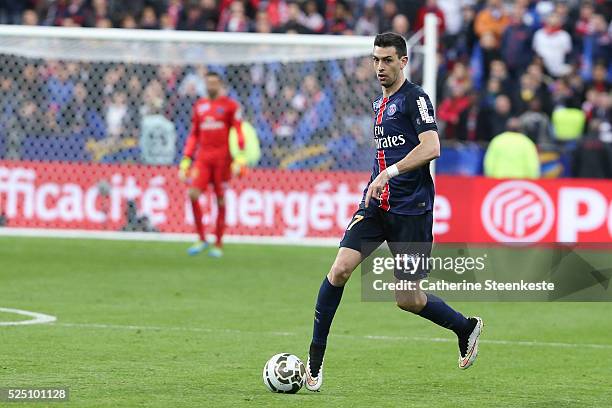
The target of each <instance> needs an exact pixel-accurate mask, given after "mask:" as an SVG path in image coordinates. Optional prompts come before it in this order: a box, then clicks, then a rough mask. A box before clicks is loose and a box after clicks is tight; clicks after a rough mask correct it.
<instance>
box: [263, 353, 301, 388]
mask: <svg viewBox="0 0 612 408" xmlns="http://www.w3.org/2000/svg"><path fill="white" fill-rule="evenodd" d="M305 381H306V367H304V363H302V361H301V360H300V359H299V358H298V357H296V356H294V355H293V354H289V353H280V354H276V355H274V356H272V358H271V359H270V360H268V362H267V363H266V365H265V366H264V368H263V382H264V384H265V385H266V387H268V389H269V390H270V391H272V392H283V393H287V394H295V393H296V392H298V391H299V390H300V388H302V386H303V385H304V382H305Z"/></svg>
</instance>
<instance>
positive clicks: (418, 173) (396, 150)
mask: <svg viewBox="0 0 612 408" xmlns="http://www.w3.org/2000/svg"><path fill="white" fill-rule="evenodd" d="M372 106H373V108H374V114H375V116H374V118H375V123H374V141H375V142H376V157H375V158H374V168H373V169H372V176H371V177H370V182H369V183H368V186H369V184H370V183H371V182H372V181H373V180H374V179H375V178H376V176H378V174H379V173H380V172H381V171H384V170H385V169H386V168H387V167H389V166H392V165H393V164H395V163H397V162H398V161H400V160H401V159H403V158H404V157H406V155H407V154H408V153H409V152H410V151H411V150H412V149H414V148H415V147H416V146H417V145H418V144H419V143H420V141H419V138H418V135H419V134H421V133H423V132H425V131H428V130H435V131H437V130H438V128H437V126H436V120H435V118H434V110H433V106H432V104H431V101H430V100H429V97H428V96H427V94H426V93H425V91H423V89H422V88H421V87H420V86H418V85H416V84H413V83H412V82H410V81H406V82H404V84H403V85H402V87H401V88H400V89H399V90H398V91H397V92H396V93H394V94H393V95H391V97H389V98H385V97H382V96H381V97H379V98H378V99H376V101H375V102H374V103H373V104H372ZM366 191H367V187H366V189H365V190H364V195H363V198H362V200H361V202H362V204H363V203H364V200H365V193H366ZM433 202H434V184H433V180H432V178H431V173H430V172H429V163H428V164H426V165H424V166H422V167H420V168H418V169H415V170H412V171H409V172H406V173H403V174H400V175H397V176H395V177H394V178H392V179H391V180H390V181H389V183H388V184H387V185H386V186H385V189H384V190H383V193H382V194H381V199H380V200H376V199H374V198H372V199H371V200H370V205H374V206H378V207H380V208H381V209H383V210H385V211H389V212H391V213H395V214H403V215H417V214H423V213H425V212H427V211H432V210H433Z"/></svg>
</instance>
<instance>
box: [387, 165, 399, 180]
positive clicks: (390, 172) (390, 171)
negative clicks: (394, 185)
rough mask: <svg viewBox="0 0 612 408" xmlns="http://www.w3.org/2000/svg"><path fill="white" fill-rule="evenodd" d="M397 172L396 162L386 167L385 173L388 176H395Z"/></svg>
mask: <svg viewBox="0 0 612 408" xmlns="http://www.w3.org/2000/svg"><path fill="white" fill-rule="evenodd" d="M398 174H399V170H398V168H397V165H396V164H394V165H393V166H391V167H387V175H388V176H389V178H393V177H395V176H397V175H398Z"/></svg>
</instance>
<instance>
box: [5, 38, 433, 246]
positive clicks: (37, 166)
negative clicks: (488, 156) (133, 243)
mask: <svg viewBox="0 0 612 408" xmlns="http://www.w3.org/2000/svg"><path fill="white" fill-rule="evenodd" d="M372 43H373V39H372V38H368V37H341V36H299V35H273V34H271V35H256V34H228V33H193V32H166V31H141V30H123V29H107V30H101V29H74V28H50V27H20V26H0V216H1V217H2V218H0V223H4V224H6V225H7V226H9V227H35V228H53V229H57V228H67V229H85V230H110V231H159V232H183V233H184V232H191V230H192V228H191V224H192V222H193V220H192V219H191V215H190V211H188V206H187V205H186V202H185V186H184V185H182V184H181V183H179V181H178V179H177V177H176V168H177V164H178V162H179V161H180V158H181V154H182V148H183V145H184V143H185V140H186V137H187V135H188V132H189V126H190V118H191V108H192V105H193V104H194V102H195V101H196V100H197V99H198V98H199V97H202V96H206V94H207V91H206V84H205V81H204V75H205V73H206V72H209V71H212V72H216V73H218V74H219V75H220V76H221V78H222V79H223V81H224V83H225V90H226V93H227V94H228V95H229V96H230V97H232V98H234V99H235V100H237V101H238V102H239V103H240V105H241V107H242V112H243V117H244V119H245V121H247V122H249V123H250V124H251V125H252V126H253V127H254V129H255V131H256V133H257V136H258V138H259V141H260V146H261V158H260V160H259V162H258V163H257V165H256V166H255V167H254V168H252V169H250V171H249V172H247V174H246V175H244V176H243V177H241V178H239V179H234V180H232V182H231V183H230V185H229V187H228V192H227V201H228V204H227V206H228V207H227V208H228V210H227V224H228V229H229V231H228V232H229V233H230V234H234V235H248V236H273V237H289V238H296V239H297V238H303V237H319V238H321V237H324V238H325V237H336V236H337V235H338V234H339V233H341V232H342V230H343V229H344V227H345V226H346V222H347V221H348V219H349V218H350V215H351V213H352V211H353V210H354V206H355V205H356V203H357V202H358V201H359V196H360V194H361V190H362V188H363V185H364V183H365V182H367V172H368V171H369V170H370V167H371V161H370V159H369V158H370V157H372V156H371V155H370V154H371V152H372V150H373V146H372V143H371V126H372V107H371V106H372V105H371V102H372V100H373V99H374V98H375V97H376V95H377V94H378V93H379V92H380V88H379V86H378V85H377V83H376V81H375V79H374V75H373V72H372V67H371V62H370V58H369V55H370V53H371V50H372ZM409 45H411V46H412V47H411V51H412V53H413V54H414V51H415V50H417V51H416V52H417V54H415V55H414V57H413V58H411V60H413V61H414V64H413V65H412V66H411V68H410V75H411V79H412V80H413V81H415V82H420V80H421V78H422V75H421V73H422V72H423V70H422V66H423V64H424V61H425V59H424V58H423V57H422V55H424V54H423V52H422V51H421V50H420V48H421V46H420V42H419V41H412V42H409ZM202 200H203V204H204V207H205V209H206V210H205V215H204V218H205V222H206V223H207V224H210V223H211V222H213V221H214V217H215V211H216V209H215V205H214V200H213V199H212V197H210V195H204V196H203V198H202Z"/></svg>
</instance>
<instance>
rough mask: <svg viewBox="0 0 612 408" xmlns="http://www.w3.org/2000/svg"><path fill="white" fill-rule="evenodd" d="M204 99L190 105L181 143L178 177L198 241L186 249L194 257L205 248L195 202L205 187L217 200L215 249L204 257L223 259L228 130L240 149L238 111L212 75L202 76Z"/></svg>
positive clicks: (234, 103)
mask: <svg viewBox="0 0 612 408" xmlns="http://www.w3.org/2000/svg"><path fill="white" fill-rule="evenodd" d="M206 87H207V90H208V98H200V99H199V100H198V101H197V102H196V103H195V104H194V106H193V112H192V116H191V132H190V134H189V137H188V138H187V141H186V142H185V149H184V153H183V156H184V157H183V160H181V164H180V166H179V178H180V179H181V181H183V182H185V183H187V185H188V186H189V198H190V200H191V208H192V210H193V219H194V221H195V227H196V232H197V233H198V237H199V240H198V241H197V242H196V243H194V244H193V245H192V246H191V247H190V248H189V249H188V251H187V252H188V253H189V255H197V254H199V253H200V252H202V251H204V250H206V249H208V247H209V244H208V242H207V241H206V237H205V232H204V225H203V224H202V209H201V208H200V203H199V201H198V199H199V197H200V195H201V194H202V192H203V191H206V189H207V188H208V185H209V184H212V185H213V190H214V193H215V196H216V199H217V224H216V228H215V235H216V242H215V246H214V247H212V248H210V250H209V252H208V255H210V256H212V257H214V258H220V257H221V256H223V250H222V247H223V232H224V230H225V202H224V193H225V190H226V188H227V182H228V181H229V179H230V176H231V165H232V157H231V155H230V149H229V131H230V129H231V128H232V127H234V128H235V129H236V132H237V134H238V145H239V147H240V148H241V149H243V148H244V135H243V134H242V130H241V125H242V122H241V118H240V108H239V105H238V103H237V102H235V101H234V100H232V99H231V98H229V97H228V96H226V95H224V94H223V83H222V81H221V77H220V76H219V75H218V74H217V73H214V72H209V73H207V74H206Z"/></svg>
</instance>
